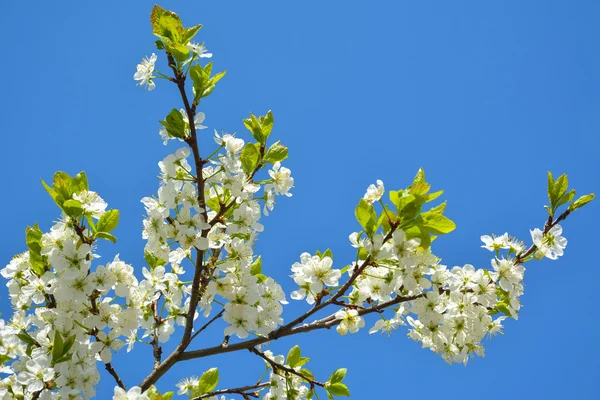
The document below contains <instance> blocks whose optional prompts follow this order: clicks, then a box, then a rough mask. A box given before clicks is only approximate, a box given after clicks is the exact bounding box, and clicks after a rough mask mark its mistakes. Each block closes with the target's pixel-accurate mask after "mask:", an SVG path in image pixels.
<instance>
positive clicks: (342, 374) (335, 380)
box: [328, 368, 348, 384]
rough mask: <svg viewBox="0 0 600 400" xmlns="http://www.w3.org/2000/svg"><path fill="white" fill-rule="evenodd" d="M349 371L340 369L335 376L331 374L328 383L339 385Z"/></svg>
mask: <svg viewBox="0 0 600 400" xmlns="http://www.w3.org/2000/svg"><path fill="white" fill-rule="evenodd" d="M347 371H348V370H347V369H346V368H340V369H338V370H336V371H335V372H334V373H333V374H331V376H330V377H329V380H328V382H329V383H331V384H333V383H338V382H341V381H343V380H344V377H345V376H346V372H347Z"/></svg>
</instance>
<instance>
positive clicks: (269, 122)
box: [261, 110, 275, 141]
mask: <svg viewBox="0 0 600 400" xmlns="http://www.w3.org/2000/svg"><path fill="white" fill-rule="evenodd" d="M261 122H262V134H263V136H264V138H265V141H266V140H267V139H268V138H269V136H270V135H271V131H272V130H273V123H274V122H275V120H274V118H273V113H272V112H271V110H269V111H268V112H267V115H265V116H264V117H261Z"/></svg>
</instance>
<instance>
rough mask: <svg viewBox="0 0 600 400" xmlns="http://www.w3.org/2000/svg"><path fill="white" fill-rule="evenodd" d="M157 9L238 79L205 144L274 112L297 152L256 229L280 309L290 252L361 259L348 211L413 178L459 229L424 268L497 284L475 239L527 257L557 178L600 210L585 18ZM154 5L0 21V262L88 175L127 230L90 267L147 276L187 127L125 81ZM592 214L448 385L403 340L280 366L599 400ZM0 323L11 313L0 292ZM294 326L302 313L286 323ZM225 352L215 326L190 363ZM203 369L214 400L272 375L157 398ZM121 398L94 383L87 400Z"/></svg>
mask: <svg viewBox="0 0 600 400" xmlns="http://www.w3.org/2000/svg"><path fill="white" fill-rule="evenodd" d="M160 4H161V5H162V6H163V7H166V8H170V9H173V10H175V11H176V12H178V13H179V14H180V15H181V17H182V19H183V21H184V23H185V24H188V25H192V24H196V23H202V24H204V28H203V29H202V30H201V32H200V34H199V36H198V38H199V40H201V41H205V42H206V45H207V47H208V49H209V50H210V51H211V52H213V53H214V54H215V56H214V58H213V60H214V63H215V70H222V69H227V70H228V71H229V72H228V74H227V76H226V77H225V79H224V80H222V81H221V82H220V83H219V86H218V88H217V90H216V91H215V92H214V93H213V94H212V95H211V96H210V97H209V98H208V99H207V101H205V102H204V103H203V105H202V106H201V111H203V112H205V113H206V115H207V118H206V121H205V124H206V125H208V126H209V127H210V128H211V129H212V128H217V129H219V130H221V129H222V130H225V131H228V132H234V131H237V132H239V133H243V131H244V128H243V125H242V118H244V117H246V116H247V115H248V112H254V113H255V114H262V113H265V112H266V111H267V110H269V109H272V110H273V112H274V115H275V121H276V122H275V129H274V133H273V136H274V137H276V138H277V139H281V141H282V142H283V143H284V144H286V145H287V146H288V147H289V148H290V158H289V160H287V161H286V164H287V166H288V167H290V168H291V169H292V171H293V175H294V177H295V179H296V188H295V189H294V192H293V193H294V196H293V197H292V198H290V199H280V200H279V201H278V204H277V208H276V210H275V212H274V213H273V214H272V215H271V216H270V217H268V218H266V219H265V220H263V222H264V224H265V226H266V229H265V232H264V233H263V234H262V236H261V238H260V241H259V242H258V247H257V252H258V253H261V254H262V255H263V268H264V270H265V271H266V272H267V273H268V274H270V275H271V276H273V277H274V278H276V279H277V280H278V281H279V282H280V283H281V284H282V285H283V287H284V288H285V289H286V291H288V292H289V291H291V290H292V288H293V281H292V280H291V279H290V278H289V277H288V275H289V273H290V271H289V268H290V266H291V264H292V263H293V262H295V261H296V260H297V259H298V257H299V255H300V253H302V252H304V251H309V252H314V251H315V250H317V249H321V250H323V249H326V248H328V247H329V248H331V249H332V250H333V253H334V261H335V262H336V264H337V265H338V266H339V267H340V268H341V267H342V266H344V265H345V263H347V262H349V261H351V260H352V259H353V257H354V253H353V249H352V248H351V247H350V246H349V243H348V240H347V236H348V234H349V233H351V232H353V231H355V230H358V229H359V228H358V224H357V223H356V221H355V219H354V207H355V206H356V203H357V201H358V199H359V198H360V197H361V196H362V195H363V194H364V191H365V188H366V187H367V186H368V185H369V184H370V183H373V182H374V181H375V180H376V179H382V180H383V181H384V182H385V184H386V187H387V188H388V189H398V188H402V187H405V186H407V185H408V184H409V183H410V181H411V179H412V177H413V175H414V174H415V172H416V171H417V169H418V168H419V167H424V168H425V171H426V173H427V176H428V180H429V181H430V183H432V184H433V185H434V188H440V189H445V191H446V192H445V194H444V197H445V199H447V200H448V208H447V214H448V215H449V216H450V217H451V218H452V219H454V220H455V221H456V223H457V225H458V228H457V229H456V231H455V232H453V233H452V234H450V235H448V236H447V237H444V238H441V239H439V240H438V241H436V242H435V245H434V252H435V253H436V254H437V255H438V256H440V257H442V258H443V262H444V263H445V264H447V265H449V266H454V265H463V264H465V263H472V264H474V265H475V266H478V267H488V266H489V257H490V253H488V252H487V251H486V250H483V249H481V248H479V246H480V240H479V236H480V235H482V234H488V233H492V232H495V233H504V232H505V231H508V232H509V233H511V234H513V235H516V236H518V237H520V238H521V239H524V240H526V241H529V240H530V238H529V229H532V228H534V227H540V228H541V227H542V225H543V222H544V219H545V210H544V209H543V207H542V206H543V205H544V204H547V199H546V188H545V185H546V171H548V170H550V171H552V172H554V173H555V174H560V173H562V172H566V173H567V174H568V175H569V178H570V181H571V186H572V187H574V188H575V189H577V190H578V193H579V194H585V193H589V192H599V191H600V190H599V189H600V187H599V186H600V185H599V182H600V180H599V173H600V168H599V167H600V162H599V161H598V156H597V152H598V148H599V145H600V141H599V139H598V129H599V128H600V117H599V115H600V114H598V107H599V106H600V95H599V94H598V93H599V92H600V78H599V77H598V71H600V57H599V56H598V46H597V39H598V37H599V35H600V25H598V23H597V21H598V18H599V17H600V3H598V2H594V1H578V2H570V3H568V2H558V1H544V2H516V1H513V2H481V1H462V2H443V1H437V2H434V1H427V2H410V1H387V2H384V1H378V2H370V3H367V2H357V1H346V2H316V1H303V2H280V1H256V2H242V1H231V2H205V1H193V2H192V1H186V2H183V1H163V2H161V3H160ZM367 4H368V5H367ZM152 5H153V2H152V1H135V2H133V1H132V2H124V1H102V2H74V1H61V2H30V1H23V2H16V1H13V2H2V3H1V4H0V25H1V26H3V28H4V33H5V35H4V41H3V49H2V63H0V75H1V76H2V77H3V81H2V92H3V96H2V97H1V99H0V115H1V116H2V120H3V125H4V128H3V132H4V134H3V140H2V161H3V166H4V168H5V169H6V170H7V171H6V174H5V177H4V180H3V181H4V189H3V190H2V194H3V195H2V196H0V209H3V210H5V213H4V216H3V220H2V222H3V223H2V224H1V225H0V235H1V237H2V240H3V245H2V247H1V248H0V260H2V262H3V263H8V261H9V260H10V258H11V257H12V255H13V254H15V253H18V252H21V251H23V250H24V249H25V245H24V228H25V227H26V226H27V225H31V224H33V223H34V222H36V221H37V222H39V223H40V225H41V226H42V228H43V229H48V228H49V227H50V226H51V222H52V221H53V220H54V219H55V218H57V217H58V211H57V209H56V208H55V206H54V204H53V203H52V201H51V199H50V198H49V197H48V196H47V195H46V193H45V192H44V190H43V188H42V186H41V185H40V184H39V180H40V179H41V178H43V179H46V180H49V179H51V177H52V174H53V173H54V172H55V171H57V170H64V171H67V172H69V173H72V174H74V173H76V172H78V171H79V170H85V171H86V172H87V174H88V176H89V178H90V182H91V186H92V189H94V190H96V191H98V192H99V193H100V194H101V195H102V196H103V197H104V198H105V199H106V200H107V201H108V202H109V205H110V206H111V207H114V208H118V209H120V210H121V222H120V226H119V228H118V229H117V231H116V234H117V236H118V237H119V242H118V243H117V244H116V245H108V244H103V245H102V246H101V248H100V252H101V255H102V257H103V259H104V260H108V259H112V257H113V256H114V254H116V253H120V255H121V257H122V258H123V259H125V260H127V261H128V262H130V263H132V264H133V265H134V266H136V268H137V270H138V272H141V267H142V266H143V252H142V249H143V245H144V242H143V241H142V239H141V218H142V214H143V206H142V204H141V203H140V202H139V200H140V198H142V197H144V196H147V195H150V194H152V193H155V192H156V189H157V183H158V182H157V179H156V175H157V173H158V168H157V162H158V161H159V160H160V159H162V158H163V157H164V156H165V155H166V154H167V153H168V152H170V151H174V150H175V149H176V148H177V147H176V146H174V147H168V148H165V147H164V146H163V145H162V143H161V141H160V140H159V137H158V135H157V130H158V127H159V125H158V120H159V119H162V118H163V117H164V116H165V115H166V113H167V112H168V111H169V110H170V109H171V108H173V107H179V106H180V100H179V98H178V96H177V92H176V90H175V87H174V86H173V85H171V84H168V83H167V82H165V81H160V80H159V81H158V82H157V88H156V90H155V91H154V92H147V93H144V92H143V90H142V89H140V88H138V87H136V86H135V83H134V81H133V79H132V75H133V73H134V71H135V65H136V64H137V63H138V62H139V61H140V59H141V58H142V57H143V56H145V55H149V54H150V53H152V52H153V51H156V50H155V49H154V47H153V41H154V39H153V36H152V35H151V29H150V25H149V22H148V15H149V13H150V10H151V8H152ZM161 61H162V62H164V57H163V59H162V60H161ZM160 65H162V66H163V68H162V70H163V71H164V70H165V68H164V64H160ZM204 132H205V133H206V135H207V136H209V134H210V133H209V131H204ZM244 134H245V133H244ZM202 143H203V145H205V146H209V145H210V143H211V141H210V139H209V138H208V137H207V138H205V139H203V141H202ZM205 148H206V147H205ZM599 210H600V208H599V207H598V204H596V203H592V204H591V205H589V206H587V207H586V208H585V209H583V210H582V211H579V212H577V213H575V214H574V215H573V216H572V217H570V218H569V219H568V220H567V221H566V222H565V223H564V225H563V226H564V229H565V236H566V237H567V238H568V240H569V244H568V247H567V249H566V250H567V251H566V255H565V256H564V257H562V258H561V259H560V260H559V261H556V262H551V261H549V260H547V261H542V262H538V263H534V264H531V265H528V271H527V274H526V280H525V284H526V290H525V295H524V297H523V298H522V301H523V304H524V308H523V309H522V313H521V316H520V319H519V321H509V322H508V323H507V324H506V329H505V335H504V336H501V337H498V338H496V339H494V340H492V341H491V342H488V343H487V356H486V358H484V359H478V360H477V361H476V362H475V363H473V364H470V365H469V366H468V367H467V368H464V367H462V366H460V365H455V366H449V365H446V364H445V363H444V362H443V361H442V360H441V359H439V358H437V357H436V356H435V355H433V354H432V353H430V352H429V351H427V350H423V349H421V348H420V347H419V346H418V345H417V344H416V343H414V342H412V341H411V340H409V339H408V338H406V337H405V333H406V331H405V330H400V331H397V332H396V333H395V334H394V335H392V336H391V337H389V338H388V337H385V336H374V335H371V336H369V335H368V334H367V332H366V330H364V331H361V332H360V333H358V334H356V335H354V336H348V337H344V338H341V337H340V336H339V335H337V334H336V333H335V332H329V331H327V332H318V333H315V334H310V335H306V336H299V337H293V338H287V339H285V340H282V341H280V342H277V343H274V344H273V345H272V346H271V349H272V350H273V351H275V352H280V353H285V352H287V350H288V349H289V348H290V347H291V346H293V345H294V344H300V345H301V347H302V349H303V353H305V354H306V355H308V356H310V357H312V361H311V363H310V364H309V367H311V369H312V370H313V372H314V373H315V374H316V375H317V376H318V377H322V378H323V379H326V377H327V376H329V373H331V372H332V371H333V370H335V369H336V368H338V367H341V366H345V367H347V368H348V369H349V372H348V376H347V380H348V383H349V385H350V389H351V391H352V394H353V398H356V399H367V398H378V397H386V398H405V397H406V398H410V397H415V396H427V395H435V396H443V397H444V398H445V399H455V398H456V399H458V398H460V399H464V398H475V397H485V398H488V399H501V398H502V399H504V398H506V397H507V396H510V397H511V398H518V399H520V398H523V399H525V398H545V399H564V398H576V399H586V398H594V396H597V390H598V381H599V379H600V368H598V366H597V365H598V364H597V360H598V359H599V357H600V346H598V341H599V340H600V333H599V332H600V321H599V320H598V318H597V315H598V312H597V306H596V303H597V298H598V295H597V288H596V285H595V283H594V281H595V280H596V276H597V273H596V269H597V268H598V261H597V258H596V255H595V254H594V251H595V250H596V249H597V240H596V238H595V234H596V232H595V229H594V227H595V226H597V224H598V223H599V222H600V218H599V217H600V211H599ZM0 309H1V310H2V312H3V315H4V316H8V315H9V314H10V307H9V302H8V295H7V292H6V289H5V288H4V287H2V288H1V289H0ZM304 309H306V304H305V303H302V304H301V303H299V302H294V303H292V304H291V305H290V306H289V307H288V308H287V309H286V311H285V313H284V318H287V319H288V320H289V319H290V318H292V317H294V316H296V315H298V313H300V312H302V310H304ZM221 338H222V331H221V327H218V328H216V329H214V330H212V331H209V332H207V334H206V335H204V336H203V337H201V339H199V340H198V347H204V346H212V345H215V344H218V343H220V341H221ZM115 364H116V368H117V369H118V370H119V371H120V373H121V375H122V376H123V379H124V380H125V381H126V383H127V384H128V385H129V386H132V385H135V384H137V383H138V382H139V381H140V380H141V378H142V377H143V376H145V374H147V372H148V371H149V370H150V368H151V351H150V349H145V348H142V347H141V346H138V348H137V351H135V353H134V355H132V356H131V357H129V356H117V358H116V363H115ZM214 366H217V367H220V368H221V369H222V370H221V382H222V384H223V385H220V387H227V386H240V385H245V384H248V383H252V382H255V381H256V379H257V378H258V377H259V376H260V374H261V373H262V368H263V363H262V361H260V360H258V359H256V358H253V356H252V355H251V354H249V353H246V352H244V353H241V354H234V355H231V354H230V355H223V356H217V357H213V358H209V359H203V360H199V361H189V362H186V363H183V364H180V365H178V366H177V367H176V368H174V369H173V371H172V373H169V374H168V375H167V376H166V378H165V379H164V381H163V382H162V383H161V384H160V386H159V387H160V388H161V389H168V388H169V387H170V386H171V387H172V385H174V383H176V382H177V381H178V380H179V379H180V378H182V377H183V376H189V375H192V374H196V375H199V374H200V373H202V371H204V370H206V369H208V368H210V367H214ZM103 374H104V372H103ZM112 386H113V382H112V380H110V377H109V376H108V375H106V376H105V375H103V378H102V383H101V385H100V390H107V389H108V390H109V391H111V390H112ZM104 393H105V394H103V395H100V396H99V397H98V398H101V399H105V398H108V397H109V395H107V394H106V393H107V392H106V391H105V392H104Z"/></svg>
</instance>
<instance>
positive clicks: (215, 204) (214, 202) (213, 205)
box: [206, 196, 221, 212]
mask: <svg viewBox="0 0 600 400" xmlns="http://www.w3.org/2000/svg"><path fill="white" fill-rule="evenodd" d="M206 205H207V206H208V208H210V209H211V210H213V211H217V212H219V210H220V209H221V204H219V198H218V197H217V196H215V197H211V198H210V199H208V200H206Z"/></svg>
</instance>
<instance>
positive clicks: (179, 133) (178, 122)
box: [160, 108, 187, 139]
mask: <svg viewBox="0 0 600 400" xmlns="http://www.w3.org/2000/svg"><path fill="white" fill-rule="evenodd" d="M160 124H161V125H162V126H164V127H165V129H166V130H167V134H168V135H169V136H170V137H174V138H179V139H185V138H186V136H187V135H186V133H185V131H186V122H185V121H184V120H183V115H181V112H179V110H178V109H176V108H174V109H172V110H171V112H170V113H169V114H168V115H167V117H166V118H165V119H164V120H162V121H160Z"/></svg>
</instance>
